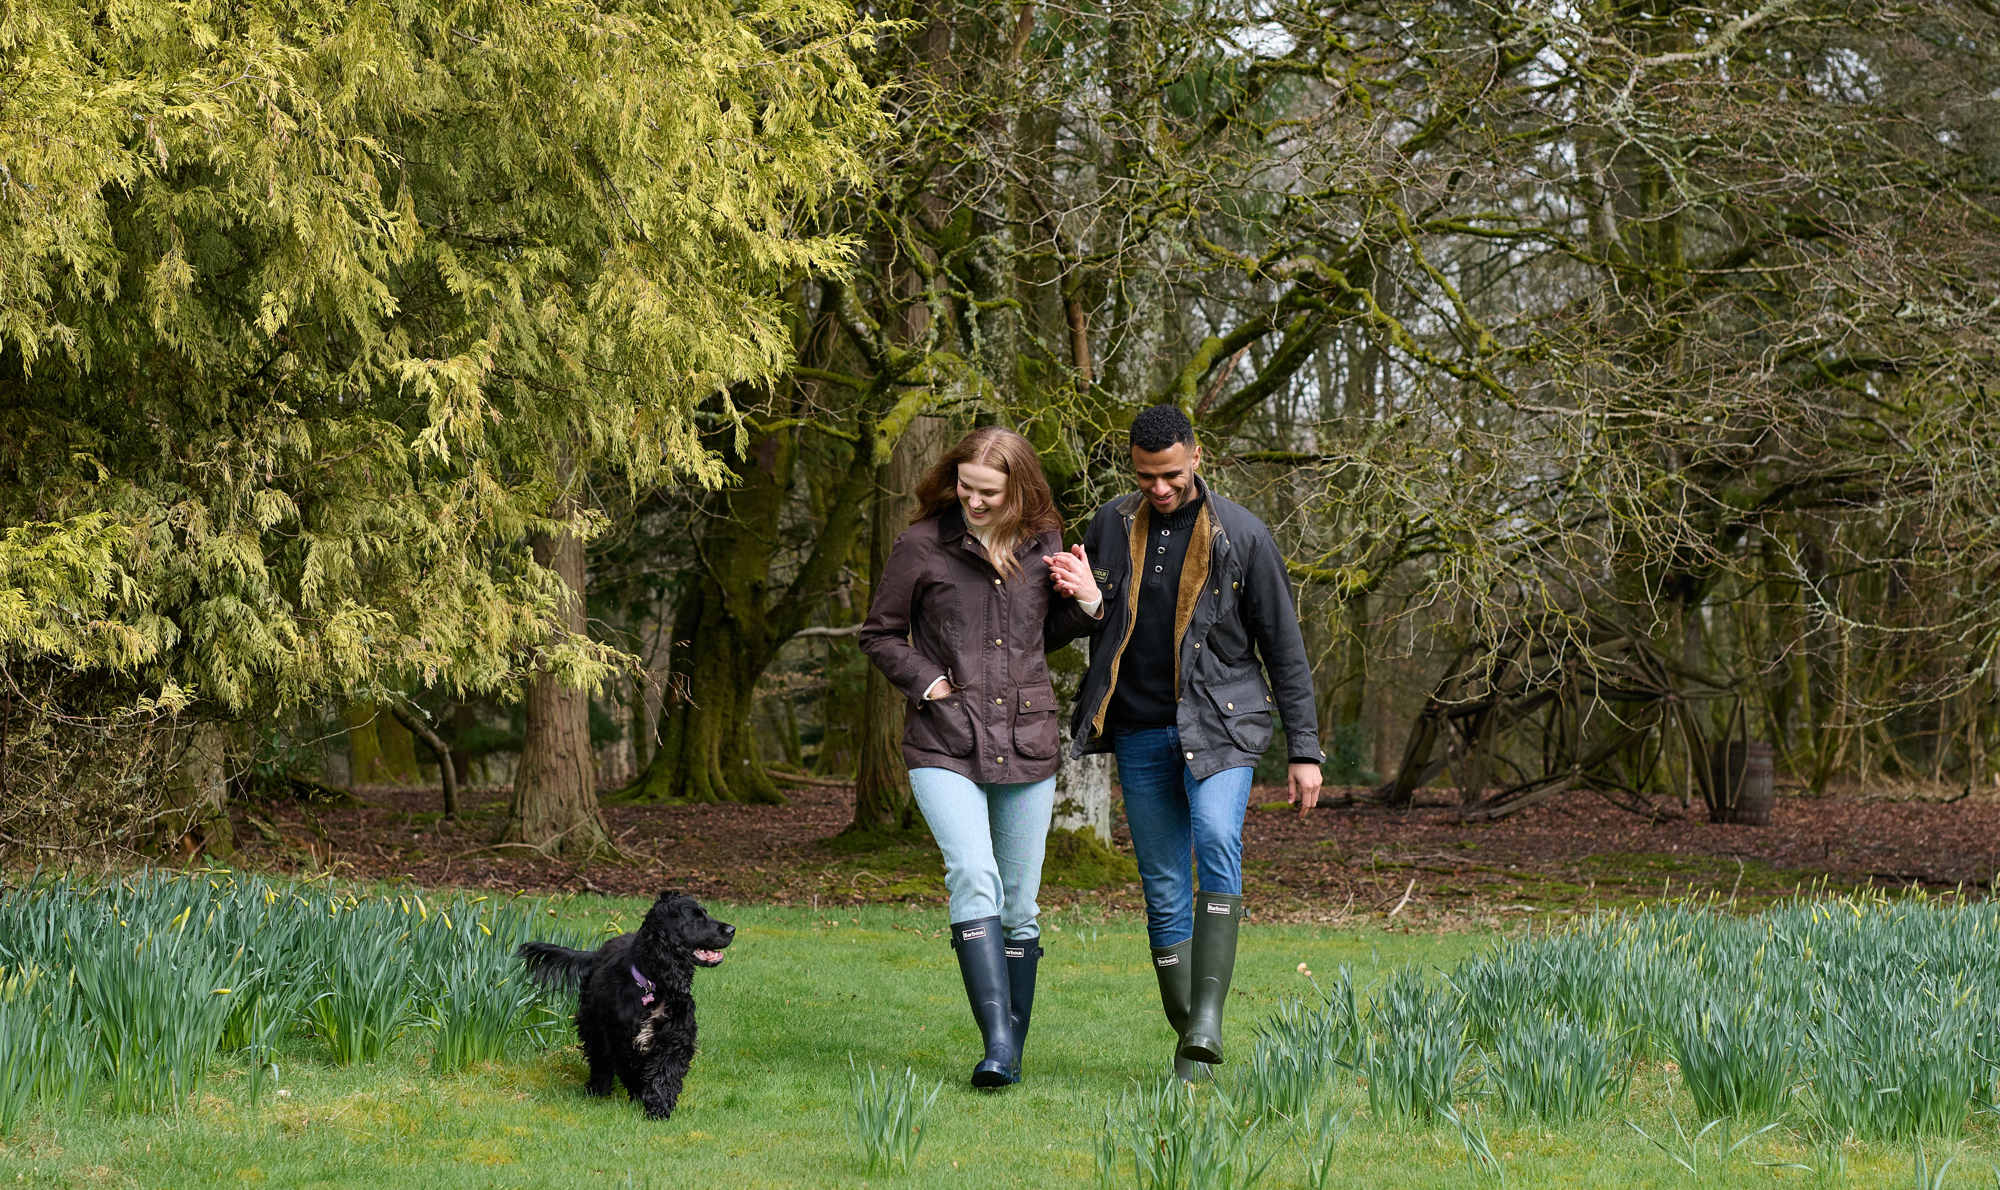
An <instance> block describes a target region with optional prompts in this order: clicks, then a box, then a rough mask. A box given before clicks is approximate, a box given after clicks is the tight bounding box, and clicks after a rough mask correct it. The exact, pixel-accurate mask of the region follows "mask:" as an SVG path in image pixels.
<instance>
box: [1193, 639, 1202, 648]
mask: <svg viewBox="0 0 2000 1190" xmlns="http://www.w3.org/2000/svg"><path fill="white" fill-rule="evenodd" d="M1194 647H1195V648H1197V649H1199V648H1200V647H1201V642H1200V641H1196V642H1194Z"/></svg>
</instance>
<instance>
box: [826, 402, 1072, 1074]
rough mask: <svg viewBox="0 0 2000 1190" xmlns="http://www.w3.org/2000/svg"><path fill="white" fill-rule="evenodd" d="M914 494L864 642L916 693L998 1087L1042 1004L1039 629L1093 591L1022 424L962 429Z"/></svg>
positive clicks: (1044, 791)
mask: <svg viewBox="0 0 2000 1190" xmlns="http://www.w3.org/2000/svg"><path fill="white" fill-rule="evenodd" d="M917 505H918V508H917V515H916V518H915V519H914V520H913V521H912V522H911V524H910V527H909V529H907V530H906V531H905V532H904V533H903V535H902V536H901V537H899V538H897V539H896V546H895V549H894V550H892V551H891V552H890V554H889V561H888V563H887V564H886V565H885V566H884V567H883V568H882V577H881V580H880V582H878V583H877V584H876V588H875V600H874V603H873V604H872V605H871V606H870V607H869V609H868V621H867V623H865V624H863V625H862V627H861V649H862V651H863V652H865V653H867V654H868V658H869V660H871V661H873V662H874V663H875V664H876V665H877V666H878V667H880V668H881V670H882V672H883V673H884V674H885V675H887V676H888V679H889V681H890V682H891V683H892V684H894V685H895V687H896V688H897V689H898V690H901V691H902V692H903V693H904V694H905V695H906V696H907V697H908V698H909V699H910V709H909V715H908V716H907V719H906V722H905V724H904V727H903V760H904V762H905V763H906V764H908V765H909V766H910V788H911V789H912V790H913V791H914V792H915V794H916V798H917V806H918V808H919V809H921V810H922V811H923V815H924V821H925V822H927V823H929V824H930V828H931V834H932V835H933V836H934V837H935V838H936V839H937V842H938V847H939V849H940V850H941V851H943V853H944V866H945V888H946V891H947V892H948V893H949V895H950V900H951V911H950V916H951V945H952V949H953V950H955V951H956V952H957V953H958V970H959V974H960V975H961V976H962V977H963V978H964V980H965V994H966V997H967V999H969V1000H970V1001H971V1002H972V1016H973V1019H974V1020H975V1021H977V1022H978V1024H979V1032H980V1035H981V1036H982V1037H983V1038H984V1039H985V1043H986V1054H985V1056H984V1057H983V1058H982V1059H981V1060H980V1061H979V1063H978V1065H976V1066H974V1067H973V1070H972V1085H973V1086H975V1087H981V1088H991V1087H1004V1086H1007V1085H1008V1084H1010V1083H1015V1082H1018V1081H1020V1077H1021V1043H1022V1042H1023V1040H1024V1039H1025V1038H1026V1037H1027V1033H1028V1011H1029V1009H1030V1008H1031V1007H1032V1006H1033V1004H1034V999H1035V967H1036V960H1037V959H1039V958H1040V957H1041V954H1042V948H1041V946H1040V939H1041V927H1040V925H1039V924H1038V923H1037V922H1036V920H1035V914H1036V907H1035V894H1036V893H1037V892H1038V891H1039V889H1040V886H1041V880H1042V848H1043V846H1044V844H1045V843H1046V841H1047V836H1048V831H1049V814H1050V811H1051V809H1052V808H1053V805H1054V801H1055V772H1056V759H1057V758H1056V754H1057V751H1058V749H1059V748H1060V747H1061V729H1060V728H1059V727H1058V725H1057V717H1056V692H1055V687H1054V686H1053V685H1052V684H1051V682H1050V680H1049V669H1048V661H1047V659H1046V658H1045V657H1044V656H1043V650H1044V648H1045V645H1044V640H1045V636H1046V635H1047V634H1049V633H1051V632H1052V631H1053V630H1055V629H1057V628H1058V627H1059V626H1060V624H1061V623H1062V622H1063V621H1064V620H1065V619H1066V618H1068V617H1076V616H1087V615H1090V614H1092V613H1094V612H1095V611H1096V610H1097V606H1098V603H1099V602H1100V600H1099V596H1098V592H1097V588H1096V585H1095V583H1094V581H1093V580H1092V579H1091V577H1090V568H1089V566H1088V565H1087V563H1086V562H1085V561H1084V560H1082V559H1081V556H1080V554H1077V553H1069V554H1065V553H1063V552H1062V522H1061V519H1060V518H1058V517H1057V515H1056V509H1055V501H1054V500H1053V499H1052V498H1051V497H1050V495H1049V484H1048V480H1046V479H1044V478H1043V476H1042V465H1041V462H1040V460H1038V459H1037V458H1036V457H1035V450H1034V448H1033V447H1032V446H1030V445H1028V441H1027V439H1025V438H1023V437H1021V436H1020V435H1019V434H1016V433H1014V432H1013V431H1011V430H1003V429H1000V428H998V427H993V426H989V427H986V428H983V429H978V430H974V431H973V432H972V433H970V434H967V435H966V436H965V437H964V438H963V439H961V440H960V441H959V443H958V445H956V446H954V447H952V448H951V449H950V450H949V451H947V452H946V453H945V455H944V457H943V458H941V459H939V460H938V461H937V462H936V463H935V464H934V465H933V466H932V467H931V469H930V470H929V471H928V472H927V473H926V474H925V475H924V477H923V479H922V480H921V481H919V482H918V484H917ZM1052 567H1053V569H1052ZM1079 574H1080V575H1081V577H1080V578H1079V577H1077V576H1078V575H1079ZM1057 581H1060V582H1061V584H1062V586H1063V589H1064V590H1065V592H1067V594H1065V595H1062V596H1058V595H1057V594H1055V592H1054V586H1055V583H1056V582H1057ZM1079 600H1081V601H1082V602H1083V605H1084V606H1083V607H1079V606H1078V601H1079ZM1086 609H1087V610H1086ZM1073 635H1076V633H1074V632H1070V633H1069V634H1068V635H1065V636H1062V637H1060V638H1059V639H1065V640H1066V639H1068V638H1069V636H1073Z"/></svg>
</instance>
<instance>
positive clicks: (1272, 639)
mask: <svg viewBox="0 0 2000 1190" xmlns="http://www.w3.org/2000/svg"><path fill="white" fill-rule="evenodd" d="M1243 594H1244V598H1243V614H1244V620H1245V623H1246V625H1247V626H1248V627H1249V629H1250V636H1251V639H1252V640H1254V641H1256V643H1257V655H1258V656H1259V657H1261V658H1262V659H1263V662H1264V672H1265V673H1266V674H1268V675H1269V676H1270V679H1271V693H1272V697H1273V699H1274V700H1275V701H1276V702H1277V705H1278V717H1279V718H1280V719H1281V720H1283V721H1284V724H1285V750H1286V753H1287V758H1288V760H1289V761H1290V764H1289V766H1288V778H1289V779H1288V782H1287V784H1288V785H1289V798H1290V800H1291V801H1292V802H1293V803H1294V804H1295V805H1297V806H1298V807H1299V809H1300V811H1302V812H1303V811H1305V810H1310V809H1312V807H1313V806H1314V804H1316V803H1317V802H1318V801H1319V787H1320V770H1319V766H1320V764H1321V763H1322V762H1324V761H1325V759H1326V755H1325V753H1323V752H1321V751H1320V746H1319V704H1318V703H1317V701H1316V700H1315V699H1314V698H1313V676H1312V665H1311V663H1310V662H1309V661H1308V660H1307V659H1306V640H1305V635H1304V634H1303V633H1302V632H1300V631H1299V615H1298V609H1297V606H1296V605H1295V604H1294V603H1293V602H1292V581H1291V576H1289V575H1287V574H1286V573H1285V562H1284V559H1283V558H1282V557H1280V556H1279V553H1278V543H1277V542H1275V541H1273V540H1272V539H1271V536H1270V534H1269V532H1268V531H1267V532H1264V533H1261V534H1259V535H1258V537H1257V539H1256V540H1255V541H1254V542H1253V543H1252V545H1251V548H1250V555H1249V557H1248V559H1247V560H1246V563H1245V565H1244V570H1243Z"/></svg>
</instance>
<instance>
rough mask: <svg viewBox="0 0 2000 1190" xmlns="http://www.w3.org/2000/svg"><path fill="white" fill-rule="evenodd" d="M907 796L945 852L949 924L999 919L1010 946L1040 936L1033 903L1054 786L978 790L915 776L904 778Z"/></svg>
mask: <svg viewBox="0 0 2000 1190" xmlns="http://www.w3.org/2000/svg"><path fill="white" fill-rule="evenodd" d="M910 790H911V792H912V793H914V794H916V798H917V808H918V809H920V810H922V811H923V812H924V821H925V822H927V823H929V824H930V828H931V837H932V838H934V839H936V840H937V844H938V850H940V851H942V852H944V887H945V893H946V895H947V896H949V897H950V899H951V909H950V913H951V920H952V921H954V922H961V921H978V920H979V919H980V918H982V917H998V918H999V919H1000V924H1001V926H1002V927H1003V928H1004V929H1005V931H1006V934H1007V937H1009V938H1034V937H1037V936H1039V935H1040V934H1041V925H1040V924H1039V922H1037V920H1036V917H1037V915H1038V914H1039V913H1040V909H1039V907H1038V906H1037V905H1036V904H1035V897H1036V895H1037V894H1039V893H1040V892H1041V890H1042V854H1043V850H1044V849H1045V848H1046V847H1047V846H1048V841H1049V818H1050V817H1051V815H1052V813H1053V811H1054V809H1055V800H1056V779H1055V778H1054V777H1046V778H1044V779H1042V780H1040V781H1029V782H1025V783H1023V784H1017V785H1004V784H1000V783H997V782H994V783H988V784H984V785H982V784H979V783H978V782H975V781H974V780H972V778H970V777H966V776H962V775H960V774H958V773H954V772H952V771H951V770H950V769H938V768H920V769H911V770H910Z"/></svg>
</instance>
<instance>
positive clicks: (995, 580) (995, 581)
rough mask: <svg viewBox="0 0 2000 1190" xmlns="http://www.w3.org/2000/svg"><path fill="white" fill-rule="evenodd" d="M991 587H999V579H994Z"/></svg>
mask: <svg viewBox="0 0 2000 1190" xmlns="http://www.w3.org/2000/svg"><path fill="white" fill-rule="evenodd" d="M993 585H994V586H996V587H997V586H999V585H1000V580H999V579H997V578H996V579H994V580H993Z"/></svg>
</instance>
